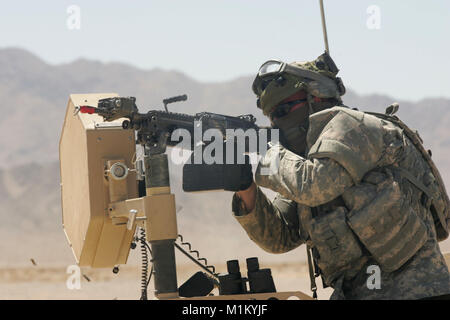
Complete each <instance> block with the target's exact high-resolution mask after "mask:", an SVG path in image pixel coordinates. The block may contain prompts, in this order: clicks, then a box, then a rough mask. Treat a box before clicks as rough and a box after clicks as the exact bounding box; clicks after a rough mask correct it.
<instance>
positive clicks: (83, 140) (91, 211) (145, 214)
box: [60, 94, 310, 299]
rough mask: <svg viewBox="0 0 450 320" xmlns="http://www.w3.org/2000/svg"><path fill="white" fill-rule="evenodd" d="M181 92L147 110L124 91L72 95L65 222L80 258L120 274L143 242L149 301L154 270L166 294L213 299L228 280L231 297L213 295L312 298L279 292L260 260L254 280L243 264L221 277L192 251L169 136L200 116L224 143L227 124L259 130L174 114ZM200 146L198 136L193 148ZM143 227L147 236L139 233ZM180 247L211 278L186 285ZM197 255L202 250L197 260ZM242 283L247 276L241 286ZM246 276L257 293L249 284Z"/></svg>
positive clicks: (213, 117)
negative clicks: (173, 183) (172, 172)
mask: <svg viewBox="0 0 450 320" xmlns="http://www.w3.org/2000/svg"><path fill="white" fill-rule="evenodd" d="M180 97H181V98H180ZM180 97H174V98H169V99H166V100H164V107H165V109H166V110H165V111H162V110H152V111H150V112H148V113H145V114H141V113H139V111H138V108H137V107H136V104H135V101H136V100H135V99H134V98H132V97H129V98H123V97H118V96H117V94H73V95H71V96H70V100H69V103H68V106H67V111H66V117H65V121H64V126H63V130H62V134H61V140H60V169H61V193H62V209H63V210H62V212H63V227H64V231H65V234H66V236H67V239H68V241H69V244H70V246H71V248H72V251H73V253H74V256H75V258H76V261H77V263H78V264H79V265H80V266H89V267H94V268H114V269H113V270H114V271H116V272H117V271H118V268H117V265H119V264H125V263H126V262H127V258H128V255H129V250H130V247H135V246H136V242H140V243H141V247H142V248H143V249H144V250H145V252H148V251H149V252H150V254H151V257H152V260H151V261H152V269H151V271H150V274H149V275H148V274H147V271H148V270H147V269H146V268H147V265H146V263H148V261H147V258H146V257H144V265H145V267H144V271H145V276H144V278H143V283H142V297H141V298H142V299H146V298H147V296H146V291H147V286H148V283H149V281H150V277H151V276H152V275H154V284H155V295H156V297H157V298H159V299H173V298H178V297H180V296H185V297H196V296H205V295H207V294H209V292H210V291H211V290H212V288H213V287H214V286H218V287H219V288H220V286H221V285H222V289H221V290H222V293H224V295H221V296H217V297H211V298H214V299H268V298H282V299H284V298H287V297H289V296H297V297H298V298H300V299H310V297H309V296H307V295H305V294H303V293H301V292H288V293H277V292H274V291H275V287H274V285H273V280H272V276H271V274H270V270H269V269H261V270H260V269H259V265H258V263H257V261H255V260H254V259H253V260H251V263H250V264H251V268H250V267H249V278H248V279H246V278H242V277H240V276H239V277H237V273H236V272H235V270H234V269H235V268H234V269H233V268H231V267H230V268H231V269H230V268H229V274H230V275H229V276H221V277H219V274H218V273H216V271H215V269H214V267H212V266H209V265H208V263H207V261H206V259H204V258H201V257H200V256H199V255H198V252H196V251H195V250H191V247H190V244H189V243H188V242H184V241H183V238H182V236H181V235H179V234H178V230H177V221H176V210H175V196H174V195H173V194H172V193H171V189H170V181H169V167H168V158H167V155H166V154H165V153H164V152H165V150H166V147H167V146H173V145H175V144H174V143H173V142H172V141H171V140H169V139H168V138H169V136H170V135H171V134H172V133H173V132H174V130H176V129H185V130H187V131H188V132H189V133H194V130H195V123H196V122H197V121H199V122H201V123H202V124H203V128H204V129H205V130H206V129H207V128H216V129H218V130H220V132H222V134H223V138H224V140H226V134H227V129H243V130H246V129H248V128H255V129H258V127H257V126H256V124H255V119H254V117H253V116H252V115H245V116H239V117H231V116H225V115H219V114H214V113H208V112H202V113H197V114H195V115H187V114H181V113H172V112H168V110H167V104H168V103H172V102H176V101H180V100H183V99H184V97H183V96H180ZM184 100H185V99H184ZM135 137H137V138H136V139H135ZM136 143H137V144H140V145H141V146H142V147H143V148H144V159H143V161H142V162H139V161H135V156H136ZM193 144H194V141H192V142H191V145H190V146H192V145H193ZM138 227H139V229H140V235H137V232H136V230H137V228H138ZM177 239H181V244H182V245H186V244H188V246H189V250H188V251H186V250H184V249H183V248H182V247H181V246H180V245H178V244H177V243H176V240H177ZM175 248H177V249H180V251H181V252H182V253H183V254H186V255H187V256H188V257H190V258H191V260H193V261H194V262H196V263H197V265H199V266H200V267H202V268H203V270H204V271H206V273H207V274H208V276H205V274H203V275H201V274H198V273H197V274H195V275H194V276H193V277H192V278H191V279H189V280H188V281H186V283H185V284H183V285H182V286H180V287H178V284H177V274H176V263H175ZM191 253H196V254H197V257H193V256H192V255H191ZM201 262H202V263H201ZM231 264H233V263H231ZM256 265H258V267H255V266H256ZM250 269H251V270H250ZM233 270H234V271H233ZM235 278H236V279H235ZM234 281H239V285H238V286H237V287H236V283H234ZM246 281H249V284H250V290H246V289H245V288H244V286H243V285H242V284H245V282H246ZM230 288H239V290H237V289H236V290H234V289H233V290H230ZM258 288H259V289H258ZM219 292H220V290H219ZM208 298H209V297H208Z"/></svg>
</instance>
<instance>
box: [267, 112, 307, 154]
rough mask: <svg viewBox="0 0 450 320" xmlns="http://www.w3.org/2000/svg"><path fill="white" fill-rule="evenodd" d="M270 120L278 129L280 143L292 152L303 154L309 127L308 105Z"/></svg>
mask: <svg viewBox="0 0 450 320" xmlns="http://www.w3.org/2000/svg"><path fill="white" fill-rule="evenodd" d="M272 122H273V124H274V126H275V127H276V128H278V129H280V140H281V141H280V142H281V144H282V145H283V146H285V147H286V148H288V149H289V150H291V151H292V152H294V153H296V154H298V155H301V156H304V155H305V151H306V134H307V133H308V127H309V106H308V105H304V106H302V107H300V108H298V109H297V110H294V111H292V112H290V113H289V114H287V115H286V116H284V117H282V118H277V119H273V120H272Z"/></svg>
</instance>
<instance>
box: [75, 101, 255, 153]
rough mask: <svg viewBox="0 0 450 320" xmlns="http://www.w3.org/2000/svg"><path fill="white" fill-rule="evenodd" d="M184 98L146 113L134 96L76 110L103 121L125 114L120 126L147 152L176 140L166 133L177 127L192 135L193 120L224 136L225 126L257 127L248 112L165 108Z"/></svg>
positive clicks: (205, 128)
mask: <svg viewBox="0 0 450 320" xmlns="http://www.w3.org/2000/svg"><path fill="white" fill-rule="evenodd" d="M185 100H187V95H181V96H176V97H172V98H168V99H164V100H163V103H164V108H165V111H162V110H151V111H149V112H147V113H139V110H138V108H137V106H136V98H134V97H113V98H106V99H101V100H99V102H98V106H97V107H92V106H80V107H79V110H80V112H82V113H89V114H93V113H96V114H98V115H100V116H102V117H103V119H104V120H105V121H114V120H118V119H120V118H126V119H127V120H124V121H123V122H122V127H123V129H133V130H136V132H137V143H139V144H141V145H142V146H144V148H145V149H146V150H148V152H149V154H159V153H164V152H165V151H166V147H167V146H175V145H176V144H177V143H178V141H172V140H170V139H169V137H170V136H171V134H172V133H173V132H174V131H175V130H177V129H184V130H187V131H188V132H189V134H190V135H191V137H194V131H195V122H197V123H201V124H202V131H203V132H204V131H206V130H208V129H212V128H214V129H217V130H219V131H220V132H221V133H222V135H223V138H224V139H226V135H227V130H236V129H242V130H244V131H246V130H248V129H254V130H259V127H258V126H257V125H256V124H255V122H256V118H255V117H254V116H253V115H251V114H247V115H241V116H237V117H232V116H227V115H223V114H217V113H211V112H200V113H197V114H195V115H189V114H184V113H175V112H169V111H168V109H167V105H168V104H169V103H174V102H179V101H185ZM203 132H202V133H203ZM194 143H195V142H194V141H192V143H191V144H189V145H188V146H189V147H191V148H192V147H193V146H194Z"/></svg>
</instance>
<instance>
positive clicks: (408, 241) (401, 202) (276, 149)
mask: <svg viewBox="0 0 450 320" xmlns="http://www.w3.org/2000/svg"><path fill="white" fill-rule="evenodd" d="M310 120H311V126H310V129H309V131H308V138H307V140H308V141H307V142H308V147H309V151H310V152H309V153H308V156H307V158H306V159H305V158H302V157H300V156H298V155H296V154H294V153H292V152H290V151H289V150H287V149H285V148H283V147H282V146H280V145H275V146H273V147H272V148H270V149H269V151H268V152H267V153H266V155H265V156H264V157H263V158H262V160H261V161H260V164H259V166H258V169H257V172H256V176H255V180H256V183H257V184H258V185H259V186H262V187H267V188H270V189H272V190H273V191H276V192H277V193H278V195H277V197H276V198H275V199H274V201H273V202H271V201H270V200H269V199H267V197H266V196H265V195H264V193H263V192H262V191H261V190H260V189H259V188H258V189H257V198H256V206H255V209H254V210H253V211H252V212H250V213H247V212H246V211H245V207H244V206H243V204H242V203H241V201H240V200H239V198H238V197H237V196H236V195H235V197H234V198H233V212H234V214H235V217H236V219H237V220H238V221H239V223H240V224H241V225H242V226H243V227H244V229H245V230H246V232H247V234H248V235H249V237H250V238H251V239H252V240H253V241H254V242H256V243H257V244H258V245H259V246H260V247H261V248H263V249H264V250H266V251H268V252H272V253H283V252H287V251H290V250H292V249H294V248H296V247H298V246H300V245H301V244H304V243H306V244H308V245H309V246H310V247H312V249H313V250H312V251H313V256H314V258H315V259H316V261H317V264H318V266H319V268H320V271H321V273H322V277H323V279H324V282H325V283H326V284H328V285H330V286H332V287H333V288H334V289H335V291H334V293H333V295H332V297H331V298H332V299H420V298H425V297H432V296H439V295H444V294H449V293H450V276H449V272H448V268H447V266H446V264H445V260H444V258H443V256H442V254H441V252H440V250H439V246H438V241H437V239H436V230H435V224H434V220H433V216H432V214H431V213H430V210H429V203H430V201H428V199H427V197H426V196H425V194H424V193H423V192H422V191H421V190H420V189H418V188H417V187H416V186H414V185H413V184H412V183H410V182H409V181H408V180H407V179H405V178H404V176H402V174H401V172H400V169H398V168H402V169H404V170H406V171H408V172H410V173H413V174H414V176H415V177H416V178H417V179H418V180H420V181H422V183H423V184H424V185H426V186H433V183H435V181H434V178H433V175H432V174H431V171H430V168H429V166H428V164H427V163H426V162H425V161H424V160H423V158H422V156H421V154H420V153H419V152H418V151H417V149H416V148H415V147H414V145H413V144H412V143H411V142H410V140H409V139H408V138H407V137H406V136H405V135H404V134H403V132H402V131H401V130H400V129H399V128H398V127H396V126H395V125H393V124H392V123H390V122H388V121H385V120H380V119H378V118H375V117H374V116H370V115H367V114H363V113H361V112H358V111H353V110H349V109H347V110H344V109H343V108H332V109H329V110H325V111H323V112H320V113H317V114H314V115H312V116H311V117H310ZM321 141H322V143H321ZM324 141H328V142H330V141H331V143H328V144H327V143H325V145H324ZM314 146H316V147H314ZM336 146H338V147H336ZM342 153H344V154H342ZM345 153H347V154H345ZM349 155H351V156H349ZM352 157H355V158H352ZM352 159H355V161H354V162H352ZM277 161H279V170H278V171H277V172H272V173H271V174H268V175H263V174H261V173H262V172H263V171H262V170H263V169H267V168H269V167H270V165H271V164H273V163H276V162H277ZM353 167H357V168H356V169H355V168H353ZM370 265H377V266H379V267H380V269H381V289H369V288H368V286H367V280H368V277H369V276H370V275H369V274H368V273H367V267H368V266H370Z"/></svg>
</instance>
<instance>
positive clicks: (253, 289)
mask: <svg viewBox="0 0 450 320" xmlns="http://www.w3.org/2000/svg"><path fill="white" fill-rule="evenodd" d="M246 262H247V278H244V277H242V275H241V272H240V270H239V261H238V260H229V261H227V271H228V273H227V274H221V275H219V294H220V295H230V294H246V293H267V292H276V289H275V284H274V282H273V278H272V272H271V271H270V269H260V268H259V262H258V258H256V257H253V258H247V259H246ZM247 282H248V284H249V285H248V288H247Z"/></svg>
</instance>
